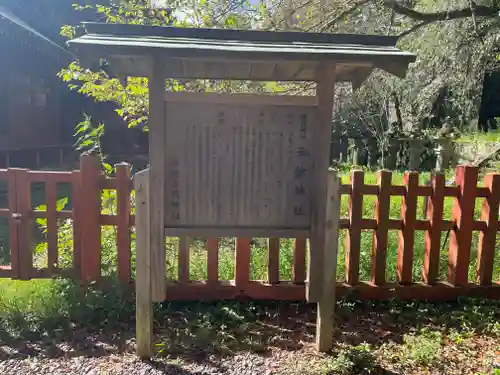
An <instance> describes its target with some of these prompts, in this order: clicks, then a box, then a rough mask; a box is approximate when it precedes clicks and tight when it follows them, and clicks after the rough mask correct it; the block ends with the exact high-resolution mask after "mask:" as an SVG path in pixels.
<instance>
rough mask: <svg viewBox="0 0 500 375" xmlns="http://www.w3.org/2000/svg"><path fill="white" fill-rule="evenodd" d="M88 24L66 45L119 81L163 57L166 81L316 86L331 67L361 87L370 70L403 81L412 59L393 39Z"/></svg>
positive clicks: (140, 72) (342, 78)
mask: <svg viewBox="0 0 500 375" xmlns="http://www.w3.org/2000/svg"><path fill="white" fill-rule="evenodd" d="M84 25H85V29H86V34H85V35H82V36H80V37H79V38H76V39H74V40H72V41H70V42H69V45H70V46H71V47H72V49H74V50H75V51H76V52H77V53H78V54H79V55H80V56H85V57H88V58H90V59H99V58H102V57H105V58H106V59H108V60H109V65H110V67H111V69H113V70H114V71H115V73H116V74H119V75H129V76H147V75H148V71H149V67H150V64H148V61H147V60H148V59H149V58H150V57H152V56H155V57H161V58H164V59H165V63H166V64H167V66H168V67H167V72H168V76H169V78H179V79H180V78H184V79H189V78H208V79H243V80H260V81H313V80H315V79H316V76H315V75H316V66H317V64H318V63H319V62H321V61H332V62H336V63H337V74H338V76H337V80H338V81H353V82H354V83H356V81H362V80H364V79H366V77H367V76H368V75H369V74H370V73H371V71H372V69H373V68H380V69H383V70H385V71H387V72H389V73H392V74H396V75H398V76H404V74H405V72H406V70H407V68H408V65H409V64H410V63H411V62H413V61H415V55H413V54H411V53H408V52H404V51H401V50H399V49H398V48H397V47H396V46H395V44H396V38H394V37H390V36H373V35H346V34H322V33H304V32H269V31H253V30H252V31H247V30H232V29H199V28H176V27H159V26H142V25H116V24H101V23H86V24H84ZM359 83H360V82H359Z"/></svg>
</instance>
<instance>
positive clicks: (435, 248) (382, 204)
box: [0, 156, 500, 300]
mask: <svg viewBox="0 0 500 375" xmlns="http://www.w3.org/2000/svg"><path fill="white" fill-rule="evenodd" d="M391 178H392V176H391V172H389V171H380V172H379V177H378V184H377V185H367V184H365V183H364V173H363V172H362V171H353V172H352V173H351V183H350V184H346V185H342V187H341V194H343V195H347V196H348V199H349V205H348V206H349V209H348V211H349V213H348V217H346V218H342V219H341V222H340V227H341V229H345V230H347V233H346V239H345V241H346V243H345V245H346V246H345V248H346V251H345V281H343V282H339V283H338V284H337V288H338V291H339V293H340V295H344V296H346V295H347V296H351V297H353V298H373V299H385V298H391V297H399V298H408V299H447V298H455V297H457V296H461V295H464V296H484V297H490V298H500V285H499V283H498V280H492V277H493V276H492V275H493V273H494V272H493V271H494V269H493V267H494V264H495V263H494V257H495V252H496V253H497V256H500V255H499V254H498V253H499V252H500V249H499V248H498V246H496V242H497V241H496V239H497V231H498V229H499V221H498V220H499V218H498V213H499V204H500V174H488V175H487V176H486V177H485V178H484V186H483V187H480V186H478V169H477V168H476V167H472V166H459V167H458V168H457V172H456V181H455V182H456V183H455V185H454V186H446V185H445V179H444V176H443V175H442V174H437V175H435V176H434V177H433V179H432V184H431V185H430V186H420V185H419V175H418V173H417V172H408V173H406V175H405V178H404V185H400V186H398V185H392V182H391ZM0 180H5V181H7V185H8V207H7V208H1V209H0V217H1V216H3V217H8V221H9V234H10V244H9V245H10V249H11V264H10V265H9V266H3V267H0V277H11V278H15V279H24V280H27V279H31V278H40V277H52V276H72V277H76V278H79V279H81V280H82V282H84V283H86V282H90V281H94V280H100V279H102V276H101V226H102V225H113V226H115V227H116V237H117V238H116V243H117V252H118V253H117V259H118V267H117V277H118V279H119V280H120V282H121V283H122V285H124V286H128V285H130V284H131V283H132V281H133V280H132V274H131V255H132V254H131V230H132V227H133V225H134V216H133V215H131V191H132V180H131V174H130V166H129V165H128V164H118V165H117V166H116V177H114V178H105V177H104V176H103V175H102V174H101V172H100V168H99V163H98V161H97V160H96V159H95V158H94V157H92V156H82V158H81V166H80V170H79V171H72V172H45V171H43V172H35V171H28V170H23V169H8V170H0ZM32 182H44V183H45V195H46V203H47V210H46V211H42V212H41V211H35V210H34V209H33V208H32V207H31V200H30V196H29V186H30V184H31V183H32ZM58 183H69V184H71V186H72V210H71V211H64V210H63V211H57V209H56V200H57V196H56V186H57V184H58ZM103 189H112V190H116V203H117V207H116V212H115V214H114V215H107V214H102V213H101V190H103ZM369 195H371V196H375V197H376V204H375V213H374V218H365V217H363V198H364V197H366V196H369ZM394 196H400V197H402V205H401V214H400V218H398V219H394V218H391V217H390V214H389V211H390V202H391V197H394ZM418 197H429V199H428V205H427V210H426V218H425V219H418V218H417V214H418V212H417V202H418ZM445 197H452V198H454V204H453V213H452V216H453V217H452V218H451V220H447V219H444V218H443V211H444V210H443V207H444V202H445ZM476 198H484V203H483V207H482V214H481V218H480V220H474V206H475V201H476ZM37 217H46V218H47V242H48V267H47V268H46V269H36V268H34V266H33V256H32V250H31V249H32V247H31V245H32V244H31V239H30V229H29V228H30V226H29V220H31V219H34V218H37ZM58 219H73V237H74V257H73V268H71V269H61V268H59V267H58V243H57V241H58V235H57V221H58ZM364 230H370V231H372V233H373V241H372V242H373V243H372V249H371V277H370V280H367V281H360V280H359V279H360V277H359V274H360V262H361V259H360V253H361V236H362V231H364ZM390 230H397V231H398V233H399V240H398V249H397V282H395V283H394V282H387V280H386V268H387V261H388V260H387V251H388V233H389V231H390ZM416 231H424V232H425V243H424V247H425V253H424V255H423V256H424V259H423V267H422V277H421V280H414V279H413V273H412V268H413V263H414V261H415V259H414V258H415V254H414V246H415V232H416ZM473 231H479V233H480V236H479V244H478V248H477V256H478V259H477V278H476V279H475V280H469V279H468V270H469V264H470V261H471V259H470V254H471V250H472V238H473ZM447 232H449V245H448V255H449V256H448V280H447V282H439V281H438V273H439V260H440V252H441V250H442V249H441V247H442V243H441V242H442V238H443V237H444V236H443V234H445V233H447ZM306 245H307V241H306V238H297V239H295V245H294V249H293V260H292V265H291V266H292V280H290V281H283V280H280V271H279V265H280V241H279V239H277V238H270V239H268V265H267V269H268V280H265V281H254V280H249V279H250V263H251V257H250V247H251V239H249V238H238V239H236V251H235V277H234V281H219V280H218V251H219V240H218V239H217V238H209V239H208V240H207V275H208V277H207V280H206V281H203V282H200V281H191V280H190V279H189V243H188V240H187V239H186V238H181V239H180V241H179V257H178V281H176V282H169V284H168V287H167V296H166V298H167V299H231V298H237V297H249V298H255V299H284V300H302V299H305V286H304V284H305V282H306V274H305V273H306V272H305V269H306V267H305V265H306Z"/></svg>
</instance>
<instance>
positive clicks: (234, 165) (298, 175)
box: [136, 59, 340, 357]
mask: <svg viewBox="0 0 500 375" xmlns="http://www.w3.org/2000/svg"><path fill="white" fill-rule="evenodd" d="M165 66H166V65H165V64H164V62H162V61H161V59H155V60H154V62H153V67H152V73H151V76H150V78H149V81H150V85H149V88H150V120H149V133H150V168H149V171H148V175H149V178H148V179H147V180H148V181H147V182H145V177H144V176H142V175H141V176H139V177H138V178H137V181H136V188H137V201H138V204H139V202H143V203H144V204H146V203H147V207H143V208H142V209H138V217H137V241H138V243H140V244H142V246H143V247H141V248H139V247H138V250H137V251H138V252H137V282H136V286H137V353H138V355H139V356H141V357H150V356H151V354H152V349H151V343H152V336H151V335H152V329H151V319H152V315H151V303H152V301H163V300H164V299H165V296H166V293H168V290H166V283H165V261H166V260H165V251H164V236H165V235H169V236H180V235H186V236H191V237H192V236H200V235H201V236H205V235H209V236H211V237H217V236H234V237H238V236H242V237H256V236H259V237H287V236H288V237H304V236H307V237H309V238H310V246H309V269H308V281H307V283H306V290H307V293H306V294H307V300H308V301H309V302H317V303H318V304H319V306H320V307H319V314H318V339H317V347H318V349H319V350H322V351H324V350H329V349H330V348H331V346H332V324H333V320H332V319H333V306H334V301H335V268H336V258H337V242H338V240H337V239H338V236H337V230H338V219H339V215H340V212H339V208H338V209H336V208H335V207H337V206H338V207H340V206H339V203H338V201H339V199H340V195H339V192H338V186H339V182H338V178H337V177H336V176H334V175H332V173H334V172H331V173H330V174H329V173H328V166H329V144H330V133H331V124H332V106H333V90H334V84H335V65H334V64H327V63H324V64H319V65H318V68H317V93H316V96H269V95H247V94H243V95H238V94H236V95H229V94H222V95H221V94H201V93H166V92H165V88H164V83H163V82H164V80H165V76H166V73H165V70H164V69H165ZM145 184H147V185H148V186H147V187H145V186H144V185H145ZM146 194H147V196H146ZM290 202H293V204H291V203H290ZM148 280H149V282H148ZM145 288H146V289H148V288H150V290H145Z"/></svg>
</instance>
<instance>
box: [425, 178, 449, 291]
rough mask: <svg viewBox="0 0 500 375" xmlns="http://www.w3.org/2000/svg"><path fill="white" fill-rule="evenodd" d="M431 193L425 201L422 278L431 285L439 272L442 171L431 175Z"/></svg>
mask: <svg viewBox="0 0 500 375" xmlns="http://www.w3.org/2000/svg"><path fill="white" fill-rule="evenodd" d="M431 184H432V195H431V197H430V199H429V200H428V201H427V214H426V216H427V220H429V224H430V226H429V230H427V231H426V232H425V255H424V266H423V270H422V278H423V280H424V282H425V283H427V284H429V285H433V284H435V283H436V282H437V277H438V273H439V253H440V251H441V230H442V228H443V208H444V188H445V179H444V174H443V173H442V172H436V174H435V175H434V176H433V177H432V182H431Z"/></svg>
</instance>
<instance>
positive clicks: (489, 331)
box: [0, 300, 500, 375]
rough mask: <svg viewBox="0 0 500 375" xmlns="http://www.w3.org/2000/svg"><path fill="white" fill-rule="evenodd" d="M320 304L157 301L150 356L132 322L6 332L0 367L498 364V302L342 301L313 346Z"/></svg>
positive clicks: (256, 370)
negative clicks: (317, 347)
mask: <svg viewBox="0 0 500 375" xmlns="http://www.w3.org/2000/svg"><path fill="white" fill-rule="evenodd" d="M315 314H316V312H315V307H314V306H311V305H306V304H302V303H280V304H276V303H257V302H248V303H235V302H225V303H224V302H220V303H215V304H210V303H190V304H185V303H184V304H180V303H178V304H165V305H164V306H157V308H156V315H155V317H156V323H155V330H156V334H155V339H156V344H155V349H156V351H157V353H158V355H157V356H156V357H155V358H154V359H153V360H152V361H140V360H138V359H137V358H136V357H135V356H134V354H133V351H134V335H135V332H134V324H133V319H132V318H131V320H130V321H128V322H118V323H117V322H114V323H113V324H111V323H109V322H103V323H102V324H101V325H100V326H92V327H76V326H71V327H68V330H67V331H64V330H61V331H53V332H45V333H43V334H35V333H30V332H26V333H25V334H23V335H22V336H20V337H11V336H9V335H8V334H7V333H5V332H2V333H1V335H0V339H1V341H0V359H1V361H0V374H19V375H23V374H37V375H43V374H85V375H102V374H106V375H112V374H113V375H114V374H127V375H132V374H140V375H142V374H182V375H195V374H196V375H202V374H203V375H205V374H207V375H208V374H234V375H237V374H238V375H250V374H252V375H253V374H255V375H261V374H262V375H271V374H274V375H278V374H280V375H281V374H283V375H288V374H289V375H298V374H305V375H313V374H318V375H328V374H401V375H402V374H409V375H413V374H415V375H416V374H446V375H452V374H457V375H458V374H471V375H490V374H491V375H497V374H500V303H498V302H488V301H478V300H472V301H470V300H468V301H458V302H454V303H446V304H445V303H441V304H430V303H415V302H413V303H403V302H397V301H391V302H386V303H370V302H363V303H362V302H339V303H338V305H337V310H336V328H335V331H334V332H333V335H334V337H335V349H334V350H333V352H332V353H328V354H318V353H316V352H315V351H314V333H315V318H316V316H315Z"/></svg>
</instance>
